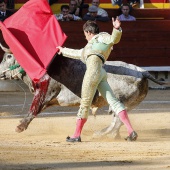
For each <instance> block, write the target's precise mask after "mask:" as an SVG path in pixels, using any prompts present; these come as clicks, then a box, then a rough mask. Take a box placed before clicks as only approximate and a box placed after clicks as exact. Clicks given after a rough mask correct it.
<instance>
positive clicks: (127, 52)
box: [0, 20, 170, 66]
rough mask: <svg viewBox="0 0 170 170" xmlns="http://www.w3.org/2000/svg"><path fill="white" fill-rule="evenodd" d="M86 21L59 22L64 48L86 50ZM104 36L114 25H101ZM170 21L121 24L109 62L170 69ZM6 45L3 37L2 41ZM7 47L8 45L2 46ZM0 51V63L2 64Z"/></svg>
mask: <svg viewBox="0 0 170 170" xmlns="http://www.w3.org/2000/svg"><path fill="white" fill-rule="evenodd" d="M84 23H85V22H84V21H70V22H60V25H61V27H62V29H63V31H64V32H65V33H66V35H67V36H68V38H67V40H66V42H65V44H64V46H66V47H69V48H74V49H80V48H83V47H84V46H85V45H86V43H87V41H86V40H85V37H84V34H83V30H82V27H83V24H84ZM98 25H99V27H100V31H101V32H103V31H104V32H109V33H111V32H112V22H111V21H109V22H98ZM169 28H170V20H139V21H135V22H122V29H123V34H122V38H121V40H120V42H119V43H118V44H116V45H114V47H113V51H112V52H111V55H110V57H109V60H119V61H125V62H128V63H131V64H135V65H138V66H170V29H169ZM0 40H1V42H3V38H2V35H1V37H0ZM3 43H5V42H3ZM2 53H3V52H2V51H1V50H0V60H2Z"/></svg>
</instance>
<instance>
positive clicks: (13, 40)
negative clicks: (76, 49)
mask: <svg viewBox="0 0 170 170" xmlns="http://www.w3.org/2000/svg"><path fill="white" fill-rule="evenodd" d="M0 27H1V30H2V33H3V37H4V39H5V41H6V43H7V44H8V46H9V47H10V49H11V51H12V52H13V54H14V55H15V58H16V60H17V61H18V63H19V64H20V65H21V67H22V68H23V69H24V70H25V71H26V73H27V74H28V75H29V77H30V78H31V79H32V80H33V81H35V82H36V81H38V80H39V79H40V78H41V77H42V76H43V75H44V74H45V73H46V71H47V70H46V69H47V67H48V65H49V64H50V62H51V60H52V59H53V57H54V55H55V54H56V52H57V49H56V47H57V46H62V45H63V43H64V42H65V40H66V35H65V34H64V33H63V31H62V30H61V28H60V25H59V23H58V21H57V20H56V18H55V16H54V15H53V13H52V11H51V9H50V6H49V4H48V2H47V0H30V1H28V2H27V3H25V4H24V5H23V6H22V7H21V8H20V9H19V10H18V11H17V12H16V13H15V14H13V15H12V16H11V17H9V18H7V19H6V20H5V21H4V22H3V23H2V22H0Z"/></svg>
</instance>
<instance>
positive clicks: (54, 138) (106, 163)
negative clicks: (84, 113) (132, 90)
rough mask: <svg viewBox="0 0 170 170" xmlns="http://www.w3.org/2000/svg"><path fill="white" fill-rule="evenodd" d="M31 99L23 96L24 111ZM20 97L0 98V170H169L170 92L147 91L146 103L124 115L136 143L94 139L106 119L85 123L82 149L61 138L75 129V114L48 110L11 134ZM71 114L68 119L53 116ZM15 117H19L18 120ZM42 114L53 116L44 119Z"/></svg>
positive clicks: (103, 116) (123, 132)
mask: <svg viewBox="0 0 170 170" xmlns="http://www.w3.org/2000/svg"><path fill="white" fill-rule="evenodd" d="M31 98H32V95H30V94H27V97H26V99H27V100H26V105H25V110H27V107H29V104H30V101H31ZM23 100H24V93H21V92H20V93H17V94H16V93H6V92H1V93H0V106H1V109H0V118H1V120H0V170H58V169H59V170H60V169H61V170H65V169H69V170H70V169H71V170H72V169H76V170H79V169H81V170H85V169H86V170H92V169H93V170H101V169H104V170H118V169H119V170H127V169H130V170H139V169H140V170H148V169H157V170H170V91H169V90H150V91H149V94H148V96H147V97H146V99H145V101H144V102H142V103H141V104H140V105H139V106H138V107H137V108H136V109H135V110H133V111H132V112H130V113H129V117H130V119H131V122H132V124H133V126H134V128H135V130H136V131H137V133H138V135H139V138H138V140H137V141H136V142H126V141H125V140H124V137H126V136H127V132H126V129H125V127H124V126H123V127H122V128H121V137H122V138H121V139H120V140H114V138H113V137H112V136H111V135H108V136H106V137H104V138H99V139H96V138H93V133H94V132H95V131H96V130H100V129H102V128H104V127H106V126H107V125H109V123H110V122H111V118H112V116H111V115H107V114H101V112H103V111H104V110H105V109H106V108H104V109H101V110H100V112H99V113H100V114H99V115H97V117H96V118H94V117H93V116H90V117H89V120H88V122H87V123H86V124H85V127H84V129H83V133H82V142H81V143H67V142H65V138H66V137H67V135H72V133H73V131H74V128H75V121H76V119H75V116H76V111H77V108H64V107H62V108H61V107H53V108H51V109H47V110H46V111H44V114H43V115H42V116H39V117H38V118H36V119H34V120H33V121H32V122H31V124H30V125H29V128H28V129H27V130H26V131H24V132H22V133H16V132H15V127H16V126H17V125H18V122H19V120H20V119H21V118H22V117H24V114H25V113H24V112H25V110H24V111H23V113H24V114H21V113H20V112H21V110H22V104H23ZM61 111H62V112H70V111H73V113H70V115H69V116H68V114H67V115H64V114H62V115H61V114H57V112H61ZM18 113H19V115H20V116H19V117H17V116H18ZM47 113H53V114H54V115H50V116H47Z"/></svg>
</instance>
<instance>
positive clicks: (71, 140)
mask: <svg viewBox="0 0 170 170" xmlns="http://www.w3.org/2000/svg"><path fill="white" fill-rule="evenodd" d="M66 141H67V142H81V138H80V136H79V137H77V138H71V137H70V136H68V137H67V138H66Z"/></svg>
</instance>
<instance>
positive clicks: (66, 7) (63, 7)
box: [60, 5, 69, 11]
mask: <svg viewBox="0 0 170 170" xmlns="http://www.w3.org/2000/svg"><path fill="white" fill-rule="evenodd" d="M60 9H61V11H62V10H63V9H69V6H68V5H61V8H60Z"/></svg>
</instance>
